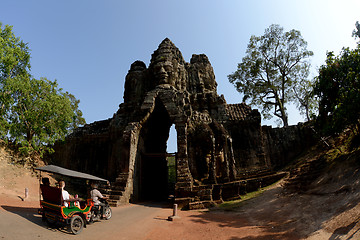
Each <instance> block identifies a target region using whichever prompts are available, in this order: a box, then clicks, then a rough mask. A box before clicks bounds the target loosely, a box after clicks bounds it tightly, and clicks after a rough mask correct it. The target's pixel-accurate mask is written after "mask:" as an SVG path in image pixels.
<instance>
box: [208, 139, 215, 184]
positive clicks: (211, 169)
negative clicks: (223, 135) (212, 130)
mask: <svg viewBox="0 0 360 240" xmlns="http://www.w3.org/2000/svg"><path fill="white" fill-rule="evenodd" d="M209 137H211V141H212V147H211V148H212V149H211V158H210V162H209V178H208V180H209V183H214V184H216V156H215V154H216V150H215V149H216V148H215V141H216V139H215V137H214V136H209Z"/></svg>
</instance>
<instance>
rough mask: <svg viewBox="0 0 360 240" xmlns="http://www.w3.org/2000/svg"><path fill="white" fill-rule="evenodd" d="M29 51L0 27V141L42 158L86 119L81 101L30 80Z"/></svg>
mask: <svg viewBox="0 0 360 240" xmlns="http://www.w3.org/2000/svg"><path fill="white" fill-rule="evenodd" d="M29 51H30V50H29V48H28V46H27V44H25V43H24V42H23V41H21V40H20V38H17V37H15V35H14V33H13V32H12V27H11V26H8V25H6V26H5V27H4V28H3V27H2V24H1V23H0V137H1V138H3V139H9V140H12V141H15V143H17V144H18V145H19V146H20V150H23V151H24V152H25V153H31V152H38V153H40V154H42V153H44V152H45V151H46V150H48V151H51V148H50V147H49V145H50V144H53V143H54V142H55V141H57V140H59V139H63V138H64V137H65V136H66V135H67V134H68V133H70V131H72V130H73V129H74V128H76V127H77V126H79V125H82V124H85V119H84V118H83V117H82V113H81V111H80V110H79V109H78V105H79V102H80V101H79V100H77V99H76V98H75V97H74V96H73V95H71V94H70V93H68V92H63V90H62V89H61V88H59V87H58V84H57V82H56V81H50V80H48V79H46V78H41V79H35V78H33V77H32V76H31V74H30V53H29Z"/></svg>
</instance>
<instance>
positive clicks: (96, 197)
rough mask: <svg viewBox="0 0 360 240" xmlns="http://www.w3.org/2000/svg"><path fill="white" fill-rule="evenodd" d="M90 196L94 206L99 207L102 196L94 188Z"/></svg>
mask: <svg viewBox="0 0 360 240" xmlns="http://www.w3.org/2000/svg"><path fill="white" fill-rule="evenodd" d="M90 196H91V198H92V200H93V201H94V204H95V205H99V203H100V201H99V198H103V195H102V194H101V193H100V191H99V190H97V189H96V188H95V189H93V190H91V191H90Z"/></svg>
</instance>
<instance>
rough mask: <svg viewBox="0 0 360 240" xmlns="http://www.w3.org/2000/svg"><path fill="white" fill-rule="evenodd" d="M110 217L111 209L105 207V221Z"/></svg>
mask: <svg viewBox="0 0 360 240" xmlns="http://www.w3.org/2000/svg"><path fill="white" fill-rule="evenodd" d="M111 217H112V211H111V208H109V207H107V208H106V209H105V219H106V220H109V219H110V218H111Z"/></svg>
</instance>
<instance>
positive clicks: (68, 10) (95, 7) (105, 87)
mask: <svg viewBox="0 0 360 240" xmlns="http://www.w3.org/2000/svg"><path fill="white" fill-rule="evenodd" d="M359 9H360V1H359V0H351V1H350V0H342V1H335V0H301V1H300V0H292V1H289V0H271V1H269V0H251V1H250V0H223V1H220V0H181V1H179V0H148V1H146V0H142V1H139V0H133V1H120V0H117V1H115V0H101V1H100V0H97V1H94V0H75V1H74V0H71V1H70V0H62V1H54V0H1V7H0V22H2V23H3V24H8V25H12V26H13V30H14V32H15V34H16V36H18V37H20V38H21V39H22V40H23V41H24V42H28V43H29V47H30V49H31V56H32V59H31V65H32V74H33V75H34V76H35V77H36V78H40V77H47V78H48V79H50V80H54V79H57V81H58V83H59V85H60V87H62V88H63V89H64V90H66V91H69V92H70V93H72V94H74V95H75V96H76V98H77V99H80V101H81V102H80V109H81V110H82V112H83V114H84V117H85V119H86V121H87V122H88V123H91V122H94V121H98V120H103V119H107V118H110V117H112V116H113V114H114V113H115V112H116V111H117V109H118V106H119V104H120V103H121V102H123V92H124V80H125V76H126V74H127V71H128V70H129V68H130V65H131V63H133V62H134V61H136V60H142V61H144V62H145V64H146V65H149V62H150V57H151V54H152V53H153V51H154V50H156V49H157V47H158V45H159V44H160V42H161V41H162V40H163V39H164V38H166V37H168V38H170V39H171V40H172V42H174V44H175V45H176V46H177V47H178V48H179V49H180V51H181V52H182V54H183V57H184V59H185V61H187V62H189V61H190V58H191V55H192V54H200V53H205V54H206V55H207V56H208V57H209V60H210V62H211V64H212V66H213V68H214V72H215V76H216V80H217V82H218V93H219V94H224V96H225V99H226V101H227V102H228V103H238V102H241V100H242V97H241V95H240V94H239V93H238V92H237V91H236V90H235V88H234V87H233V86H232V85H231V84H230V83H229V82H228V79H227V75H228V74H230V73H232V72H234V71H235V70H236V67H237V64H238V63H239V62H241V59H242V58H243V57H244V54H245V51H246V47H247V44H248V42H249V39H250V37H251V35H257V36H259V35H262V34H263V33H264V30H265V28H267V27H268V26H269V25H271V24H274V23H275V24H280V25H281V26H282V27H284V29H285V30H286V31H289V30H291V29H296V30H299V31H300V32H301V33H302V36H303V37H304V39H305V40H306V41H307V42H308V49H309V50H312V51H313V52H314V57H313V58H312V65H313V75H315V74H316V69H317V68H318V67H319V66H321V65H322V64H323V63H324V60H325V57H326V52H327V51H334V52H335V53H336V54H337V53H339V51H340V50H341V48H342V47H344V46H345V47H354V46H355V40H354V38H352V37H351V33H352V30H353V29H354V28H355V22H356V21H360V13H359ZM302 120H303V118H302V117H300V116H299V115H298V114H297V113H296V111H294V109H291V110H290V112H289V122H290V124H296V123H297V122H299V121H302ZM263 123H264V124H271V123H272V121H263Z"/></svg>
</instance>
